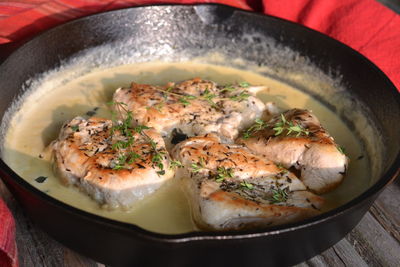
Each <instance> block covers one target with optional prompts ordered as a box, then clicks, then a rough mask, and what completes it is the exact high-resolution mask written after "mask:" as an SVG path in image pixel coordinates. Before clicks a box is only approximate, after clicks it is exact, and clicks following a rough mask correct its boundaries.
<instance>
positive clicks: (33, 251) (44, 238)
mask: <svg viewBox="0 0 400 267" xmlns="http://www.w3.org/2000/svg"><path fill="white" fill-rule="evenodd" d="M0 195H1V196H2V197H3V198H4V199H5V201H6V203H7V204H8V206H9V208H10V209H11V211H12V212H13V214H14V217H15V219H16V226H17V237H16V238H17V246H18V253H19V261H20V266H21V267H24V266H29V267H30V266H35V267H36V266H57V267H61V266H73V267H80V266H82V267H83V266H84V267H86V266H87V267H89V266H104V265H103V264H100V263H97V262H95V261H93V260H91V259H89V258H87V257H85V256H82V255H80V254H78V253H76V252H74V251H72V250H70V249H68V248H66V247H64V246H63V245H61V244H60V243H58V242H57V241H55V240H53V239H52V238H50V237H49V236H48V235H47V234H46V233H44V232H43V231H41V230H40V229H39V228H38V227H36V226H35V225H34V224H33V223H32V221H31V220H30V219H29V218H28V217H27V216H26V214H25V213H24V211H23V210H22V209H21V208H20V206H19V205H18V203H16V201H15V200H14V198H13V197H12V196H11V194H10V193H9V192H8V191H7V189H6V188H5V186H4V185H3V184H2V182H1V181H0ZM298 266H302V267H303V266H357V267H358V266H384V267H386V266H396V267H398V266H400V178H399V179H398V180H397V181H396V182H394V183H392V184H391V185H389V186H388V187H387V188H386V189H385V191H384V192H383V193H382V194H381V195H380V197H379V198H378V200H377V201H376V202H375V204H374V205H373V206H372V208H371V209H370V211H369V212H368V213H367V214H366V215H365V217H364V218H363V219H362V220H361V222H360V223H359V224H358V226H357V227H356V228H355V229H354V230H353V231H351V232H350V233H349V234H348V235H347V236H346V237H345V238H344V239H342V240H341V241H340V242H339V243H337V244H336V245H335V246H334V247H332V248H330V249H328V250H326V251H325V252H323V253H322V254H321V255H318V256H315V257H314V258H312V259H310V260H308V261H306V262H303V263H301V264H299V265H298Z"/></svg>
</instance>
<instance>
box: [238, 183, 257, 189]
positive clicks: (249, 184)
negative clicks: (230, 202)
mask: <svg viewBox="0 0 400 267" xmlns="http://www.w3.org/2000/svg"><path fill="white" fill-rule="evenodd" d="M240 185H241V186H242V188H243V189H250V190H252V189H253V188H254V185H253V184H251V183H248V182H247V181H243V182H241V183H240Z"/></svg>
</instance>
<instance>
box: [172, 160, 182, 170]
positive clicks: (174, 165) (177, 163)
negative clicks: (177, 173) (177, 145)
mask: <svg viewBox="0 0 400 267" xmlns="http://www.w3.org/2000/svg"><path fill="white" fill-rule="evenodd" d="M169 168H170V169H173V168H183V165H182V162H180V161H179V160H172V161H171V163H170V165H169Z"/></svg>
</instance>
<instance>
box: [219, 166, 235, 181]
mask: <svg viewBox="0 0 400 267" xmlns="http://www.w3.org/2000/svg"><path fill="white" fill-rule="evenodd" d="M233 176H234V173H233V169H232V168H225V167H218V168H217V175H216V177H215V181H216V182H218V183H220V182H222V181H224V180H225V179H227V178H233Z"/></svg>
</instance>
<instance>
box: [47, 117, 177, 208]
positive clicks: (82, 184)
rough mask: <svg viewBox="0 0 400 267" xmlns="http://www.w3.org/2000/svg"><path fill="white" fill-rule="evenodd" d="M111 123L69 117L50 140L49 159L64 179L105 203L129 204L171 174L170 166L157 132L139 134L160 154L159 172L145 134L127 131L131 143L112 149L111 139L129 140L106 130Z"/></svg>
mask: <svg viewBox="0 0 400 267" xmlns="http://www.w3.org/2000/svg"><path fill="white" fill-rule="evenodd" d="M111 128H112V122H111V121H110V120H107V119H102V118H90V119H88V120H86V119H84V118H81V117H76V118H74V119H72V120H71V121H69V122H67V123H65V124H64V125H63V127H62V129H61V131H60V134H59V137H58V139H57V140H56V141H54V142H53V143H52V149H53V160H54V163H55V168H56V171H57V172H58V173H59V177H60V178H61V181H62V182H63V183H64V184H66V185H76V186H77V187H78V188H80V189H81V190H83V191H84V192H86V193H87V194H89V195H90V196H91V197H92V198H93V199H95V200H96V201H97V202H99V203H100V204H102V205H105V206H107V207H109V208H117V207H119V206H121V207H123V208H128V207H129V206H131V205H132V204H133V203H134V202H136V201H137V200H140V199H142V198H143V197H145V196H147V195H149V194H151V193H153V192H154V191H155V190H156V189H158V188H159V187H160V186H161V185H162V184H163V183H164V182H165V181H167V180H168V179H170V178H172V177H173V175H174V171H173V170H171V169H170V168H169V164H170V158H169V155H168V153H167V152H166V150H165V144H164V141H163V139H162V138H161V136H160V135H159V134H158V133H157V132H156V131H154V130H153V129H146V130H144V133H145V135H146V136H147V137H148V138H151V140H153V142H154V144H155V145H156V147H157V153H158V154H159V155H162V158H161V159H160V163H161V164H163V165H164V172H165V173H164V174H163V175H162V174H161V173H160V169H159V168H158V167H157V166H156V165H155V164H154V162H153V161H154V149H153V148H152V146H151V144H150V141H149V140H150V139H148V138H147V137H145V136H144V135H143V134H139V133H137V132H135V131H133V130H132V131H131V133H132V139H131V140H133V142H131V144H130V145H127V147H124V148H119V149H118V150H116V149H115V146H116V143H118V142H119V143H120V144H124V143H125V144H128V141H127V137H126V136H124V135H122V134H121V132H119V131H115V132H113V133H112V134H111Z"/></svg>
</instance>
